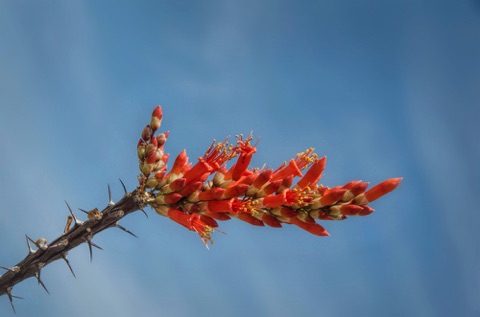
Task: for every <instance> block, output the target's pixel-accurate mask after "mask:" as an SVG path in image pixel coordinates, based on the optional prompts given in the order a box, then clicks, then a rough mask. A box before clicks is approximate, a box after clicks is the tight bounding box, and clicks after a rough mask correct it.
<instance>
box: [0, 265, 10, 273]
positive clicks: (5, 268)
mask: <svg viewBox="0 0 480 317" xmlns="http://www.w3.org/2000/svg"><path fill="white" fill-rule="evenodd" d="M0 269H4V270H5V271H9V272H13V270H12V269H11V268H9V267H6V266H0Z"/></svg>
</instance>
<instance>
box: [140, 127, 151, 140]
mask: <svg viewBox="0 0 480 317" xmlns="http://www.w3.org/2000/svg"><path fill="white" fill-rule="evenodd" d="M152 135H153V131H152V128H151V127H150V125H147V126H146V127H145V128H143V131H142V139H143V140H145V141H149V140H150V139H151V138H152Z"/></svg>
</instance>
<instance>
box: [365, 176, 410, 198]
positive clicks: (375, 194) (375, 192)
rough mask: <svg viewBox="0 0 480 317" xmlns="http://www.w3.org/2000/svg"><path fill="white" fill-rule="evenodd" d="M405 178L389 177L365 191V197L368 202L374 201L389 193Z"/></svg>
mask: <svg viewBox="0 0 480 317" xmlns="http://www.w3.org/2000/svg"><path fill="white" fill-rule="evenodd" d="M402 180H403V178H400V177H399V178H389V179H387V180H385V181H383V182H381V183H380V184H377V185H375V186H373V187H372V188H370V189H369V190H368V191H366V192H365V198H366V199H367V201H368V202H372V201H374V200H377V199H378V198H380V197H382V196H383V195H385V194H388V193H389V192H391V191H392V190H394V189H395V188H397V186H398V185H399V184H400V182H401V181H402Z"/></svg>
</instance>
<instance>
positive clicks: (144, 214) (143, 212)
mask: <svg viewBox="0 0 480 317" xmlns="http://www.w3.org/2000/svg"><path fill="white" fill-rule="evenodd" d="M140 211H141V212H143V214H144V215H145V217H147V219H148V215H147V213H146V212H145V210H143V209H140Z"/></svg>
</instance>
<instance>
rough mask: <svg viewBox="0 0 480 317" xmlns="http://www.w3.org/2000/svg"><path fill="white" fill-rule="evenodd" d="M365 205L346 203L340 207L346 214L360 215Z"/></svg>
mask: <svg viewBox="0 0 480 317" xmlns="http://www.w3.org/2000/svg"><path fill="white" fill-rule="evenodd" d="M362 211H363V207H362V206H359V205H355V204H345V205H342V206H341V207H340V212H341V213H342V214H343V215H345V216H358V215H359V214H360V212H362Z"/></svg>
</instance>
